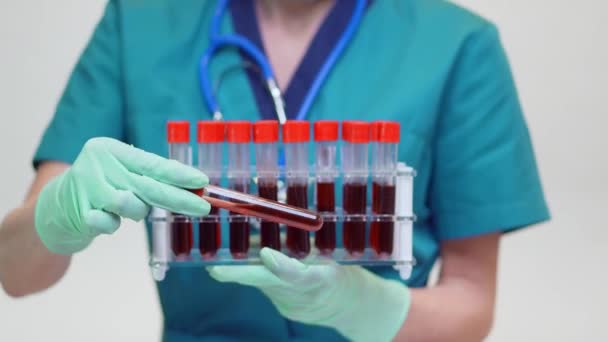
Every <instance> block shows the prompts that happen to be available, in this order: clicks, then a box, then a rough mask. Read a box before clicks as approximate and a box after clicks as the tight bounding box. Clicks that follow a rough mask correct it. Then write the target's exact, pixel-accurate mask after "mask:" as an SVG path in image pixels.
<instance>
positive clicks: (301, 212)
mask: <svg viewBox="0 0 608 342" xmlns="http://www.w3.org/2000/svg"><path fill="white" fill-rule="evenodd" d="M193 192H194V193H196V194H198V195H199V196H202V197H203V199H205V200H207V201H208V202H209V203H210V204H211V205H212V206H216V207H218V208H222V209H226V210H228V211H230V212H233V213H235V214H240V215H245V216H252V217H257V218H260V219H262V220H266V221H269V222H274V223H278V224H285V225H287V226H290V227H294V229H298V230H302V229H303V230H305V231H316V230H319V229H320V228H321V226H322V225H323V217H322V216H321V215H320V214H318V213H315V212H313V211H310V210H308V209H303V208H299V207H296V206H293V205H289V204H283V203H280V202H277V201H273V200H269V199H265V198H262V197H258V196H254V195H250V194H246V193H242V192H238V191H234V190H229V189H225V188H222V187H219V186H215V185H208V186H206V187H204V188H203V189H198V190H194V191H193Z"/></svg>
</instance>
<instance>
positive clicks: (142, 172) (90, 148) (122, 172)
mask: <svg viewBox="0 0 608 342" xmlns="http://www.w3.org/2000/svg"><path fill="white" fill-rule="evenodd" d="M208 181H209V180H208V178H207V176H206V175H205V174H203V173H202V172H200V171H198V170H196V169H194V168H192V167H189V166H186V165H183V164H180V163H179V162H177V161H174V160H168V159H164V158H162V157H159V156H157V155H154V154H151V153H148V152H144V151H142V150H140V149H137V148H134V147H132V146H130V145H127V144H124V143H122V142H119V141H117V140H114V139H110V138H94V139H91V140H89V141H88V142H87V143H86V144H85V146H84V148H83V149H82V151H81V152H80V154H79V155H78V158H77V159H76V161H75V162H74V164H73V165H72V166H71V167H70V168H69V169H67V170H66V171H65V172H64V173H63V174H61V175H60V176H58V177H56V178H55V179H53V180H52V181H50V182H49V183H48V184H47V185H46V186H45V187H44V188H43V189H42V191H41V192H40V195H39V197H38V200H37V202H36V209H35V226H36V231H37V232H38V235H39V236H40V239H41V240H42V242H43V243H44V245H45V246H46V247H47V248H48V249H49V250H50V251H52V252H54V253H59V254H72V253H75V252H78V251H80V250H82V249H84V248H85V247H87V246H88V245H89V244H90V243H91V241H92V240H93V239H94V238H95V237H96V236H98V235H99V234H111V233H113V232H115V231H116V230H117V229H118V227H119V226H120V221H121V219H120V217H125V218H130V219H132V220H135V221H139V220H142V219H144V218H145V217H146V215H147V214H148V212H149V210H150V206H155V207H160V208H164V209H167V210H170V211H172V212H176V213H181V214H185V215H191V216H203V215H207V214H208V213H209V209H210V206H209V203H207V202H206V201H205V200H203V199H202V198H201V197H199V196H196V195H194V194H192V193H190V192H189V191H187V190H183V188H185V189H194V188H202V187H203V186H205V185H207V183H208Z"/></svg>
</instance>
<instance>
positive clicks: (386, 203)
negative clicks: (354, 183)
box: [370, 182, 395, 256]
mask: <svg viewBox="0 0 608 342" xmlns="http://www.w3.org/2000/svg"><path fill="white" fill-rule="evenodd" d="M372 212H373V213H374V214H388V215H393V214H395V186H394V185H381V184H378V183H376V182H374V183H373V186H372ZM394 226H395V224H394V222H392V221H391V222H388V221H380V222H372V225H371V232H370V243H371V245H372V247H373V248H374V250H375V251H376V253H378V254H379V255H380V256H388V255H390V254H391V253H393V232H394V229H393V228H394Z"/></svg>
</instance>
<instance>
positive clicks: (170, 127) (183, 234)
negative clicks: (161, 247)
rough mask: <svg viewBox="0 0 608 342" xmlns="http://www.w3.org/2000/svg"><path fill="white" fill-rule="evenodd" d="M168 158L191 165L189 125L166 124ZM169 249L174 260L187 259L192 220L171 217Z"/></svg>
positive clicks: (177, 215) (181, 123)
mask: <svg viewBox="0 0 608 342" xmlns="http://www.w3.org/2000/svg"><path fill="white" fill-rule="evenodd" d="M167 142H168V143H169V158H170V159H173V160H177V161H178V162H181V163H183V164H186V165H192V150H191V148H190V123H189V122H188V121H169V122H168V123H167ZM171 248H172V250H173V253H174V254H175V258H176V260H183V259H187V258H189V256H190V251H191V250H192V220H191V219H190V218H189V217H188V216H185V215H179V214H172V215H171Z"/></svg>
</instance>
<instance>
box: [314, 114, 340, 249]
mask: <svg viewBox="0 0 608 342" xmlns="http://www.w3.org/2000/svg"><path fill="white" fill-rule="evenodd" d="M313 128H314V138H315V145H316V146H315V152H316V161H315V172H316V181H317V188H316V190H317V191H316V199H317V211H319V212H321V213H322V214H325V215H333V216H334V217H335V210H336V204H335V203H336V202H335V197H336V195H335V182H334V177H335V174H336V171H337V169H336V142H337V140H338V121H317V122H315V123H314V125H313ZM315 246H316V247H317V249H318V250H319V252H320V253H321V254H322V255H331V253H333V251H334V249H335V248H336V221H335V219H334V220H325V222H323V226H322V227H321V229H320V230H319V231H318V232H316V233H315Z"/></svg>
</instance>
